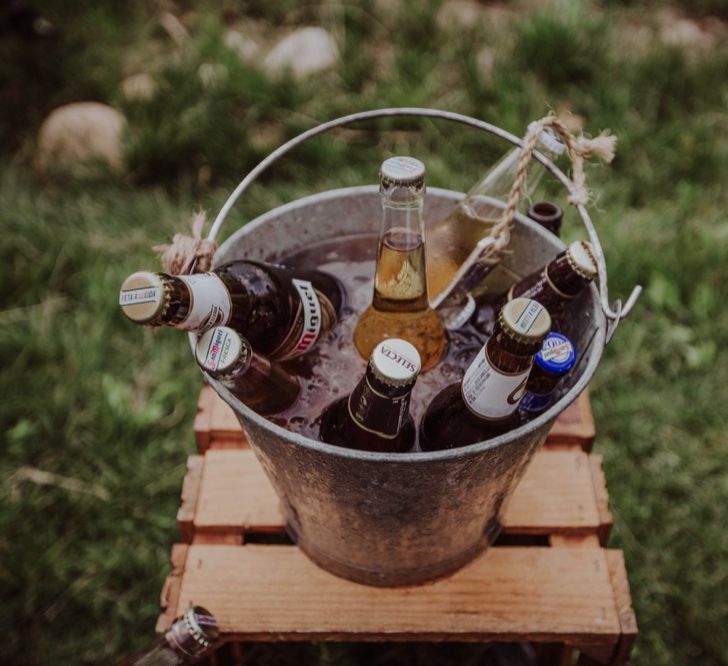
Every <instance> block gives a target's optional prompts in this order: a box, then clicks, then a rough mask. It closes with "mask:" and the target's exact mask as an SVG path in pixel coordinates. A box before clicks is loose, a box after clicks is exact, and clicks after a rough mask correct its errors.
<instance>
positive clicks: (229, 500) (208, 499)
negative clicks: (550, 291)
mask: <svg viewBox="0 0 728 666" xmlns="http://www.w3.org/2000/svg"><path fill="white" fill-rule="evenodd" d="M194 528H195V531H196V532H200V531H208V532H218V533H219V532H222V531H225V530H229V531H231V532H235V533H239V534H240V533H243V532H244V531H246V530H255V531H263V532H265V531H282V530H283V521H282V518H281V516H280V513H279V510H278V498H277V497H276V495H275V493H274V491H273V488H272V487H271V485H270V483H269V481H268V479H267V477H266V475H265V472H264V471H263V469H262V467H261V466H260V464H259V463H258V461H257V459H256V458H255V455H254V454H253V452H252V450H249V449H248V450H236V451H217V450H210V451H208V452H207V454H206V455H205V467H204V470H203V474H202V482H201V485H200V496H199V500H198V504H197V512H196V515H195V521H194ZM600 528H601V523H600V516H599V512H598V510H597V504H596V499H595V493H594V488H593V481H592V472H591V466H590V463H589V456H588V455H587V454H586V453H584V452H583V451H580V450H573V451H545V450H544V451H539V452H537V453H536V455H535V456H534V458H533V461H532V463H531V465H530V466H529V468H528V469H527V470H526V473H525V474H524V476H523V479H522V480H521V482H520V484H519V485H518V488H516V490H515V491H514V493H513V496H512V497H511V500H510V501H509V502H508V504H507V506H506V508H505V511H504V515H503V529H504V532H505V533H511V534H550V533H564V534H596V533H597V532H598V531H599V529H600Z"/></svg>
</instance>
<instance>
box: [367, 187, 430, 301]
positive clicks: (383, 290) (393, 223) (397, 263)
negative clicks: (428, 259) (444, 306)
mask: <svg viewBox="0 0 728 666" xmlns="http://www.w3.org/2000/svg"><path fill="white" fill-rule="evenodd" d="M377 250H378V251H377V268H376V274H375V278H374V298H373V300H372V305H373V306H374V308H375V309H378V310H385V311H392V312H415V311H422V310H425V309H427V308H428V307H429V302H428V298H427V273H426V268H425V224H424V217H423V196H422V195H421V194H418V195H413V196H410V197H409V198H408V199H407V200H406V201H397V200H395V199H394V198H390V197H388V196H386V195H385V196H383V197H382V224H381V227H380V230H379V243H378V248H377Z"/></svg>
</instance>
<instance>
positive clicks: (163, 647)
mask: <svg viewBox="0 0 728 666" xmlns="http://www.w3.org/2000/svg"><path fill="white" fill-rule="evenodd" d="M219 635H220V629H219V627H218V625H217V622H216V620H215V618H214V617H213V616H212V613H210V611H208V610H206V609H204V608H203V607H202V606H193V607H192V608H189V609H188V610H187V611H186V612H185V614H184V615H183V616H182V617H181V618H179V619H177V620H175V621H174V623H173V624H172V626H171V627H170V628H169V629H168V630H167V631H166V632H165V633H164V634H162V635H161V636H159V638H158V639H157V640H156V641H154V642H153V643H152V644H151V645H150V646H149V647H147V648H146V649H145V650H142V651H141V652H139V653H137V654H135V655H134V656H131V657H126V658H124V659H122V660H121V661H120V662H118V664H117V666H187V665H188V664H196V663H198V662H199V661H200V660H201V659H203V658H204V657H205V656H207V655H209V654H210V653H211V652H212V651H213V649H214V648H215V641H217V638H218V636H219Z"/></svg>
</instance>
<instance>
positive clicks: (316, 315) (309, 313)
mask: <svg viewBox="0 0 728 666" xmlns="http://www.w3.org/2000/svg"><path fill="white" fill-rule="evenodd" d="M291 283H292V284H293V286H294V288H295V289H296V292H297V293H298V296H299V299H300V301H299V303H298V307H297V308H296V314H295V316H294V317H293V324H292V325H291V328H290V330H289V331H288V335H286V337H285V339H284V340H283V342H281V344H280V345H278V348H277V349H275V350H274V351H272V352H271V353H270V355H269V358H272V359H276V360H282V361H285V360H288V359H290V358H295V357H296V356H301V355H302V354H305V353H306V352H308V351H310V350H311V348H312V347H313V346H314V345H315V344H316V342H317V341H318V339H319V336H320V335H321V331H328V330H330V329H331V328H332V327H333V326H334V325H335V324H336V310H335V309H334V306H333V305H332V304H331V301H329V299H328V298H326V296H324V294H322V293H321V292H320V291H318V290H317V289H315V288H314V286H313V284H311V283H310V282H309V281H308V280H298V279H296V278H294V279H292V280H291Z"/></svg>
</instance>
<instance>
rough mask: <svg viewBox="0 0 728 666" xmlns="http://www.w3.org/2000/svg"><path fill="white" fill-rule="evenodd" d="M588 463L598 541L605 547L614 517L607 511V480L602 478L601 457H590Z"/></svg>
mask: <svg viewBox="0 0 728 666" xmlns="http://www.w3.org/2000/svg"><path fill="white" fill-rule="evenodd" d="M590 463H591V473H592V480H593V483H594V496H595V498H596V503H597V511H598V512H599V523H600V528H599V540H600V541H601V543H602V545H603V546H606V545H607V541H608V540H609V533H610V532H611V531H612V525H614V517H613V516H612V512H611V510H610V509H609V492H608V491H607V479H606V477H605V476H604V469H603V467H602V456H601V455H594V454H593V455H591V456H590Z"/></svg>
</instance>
